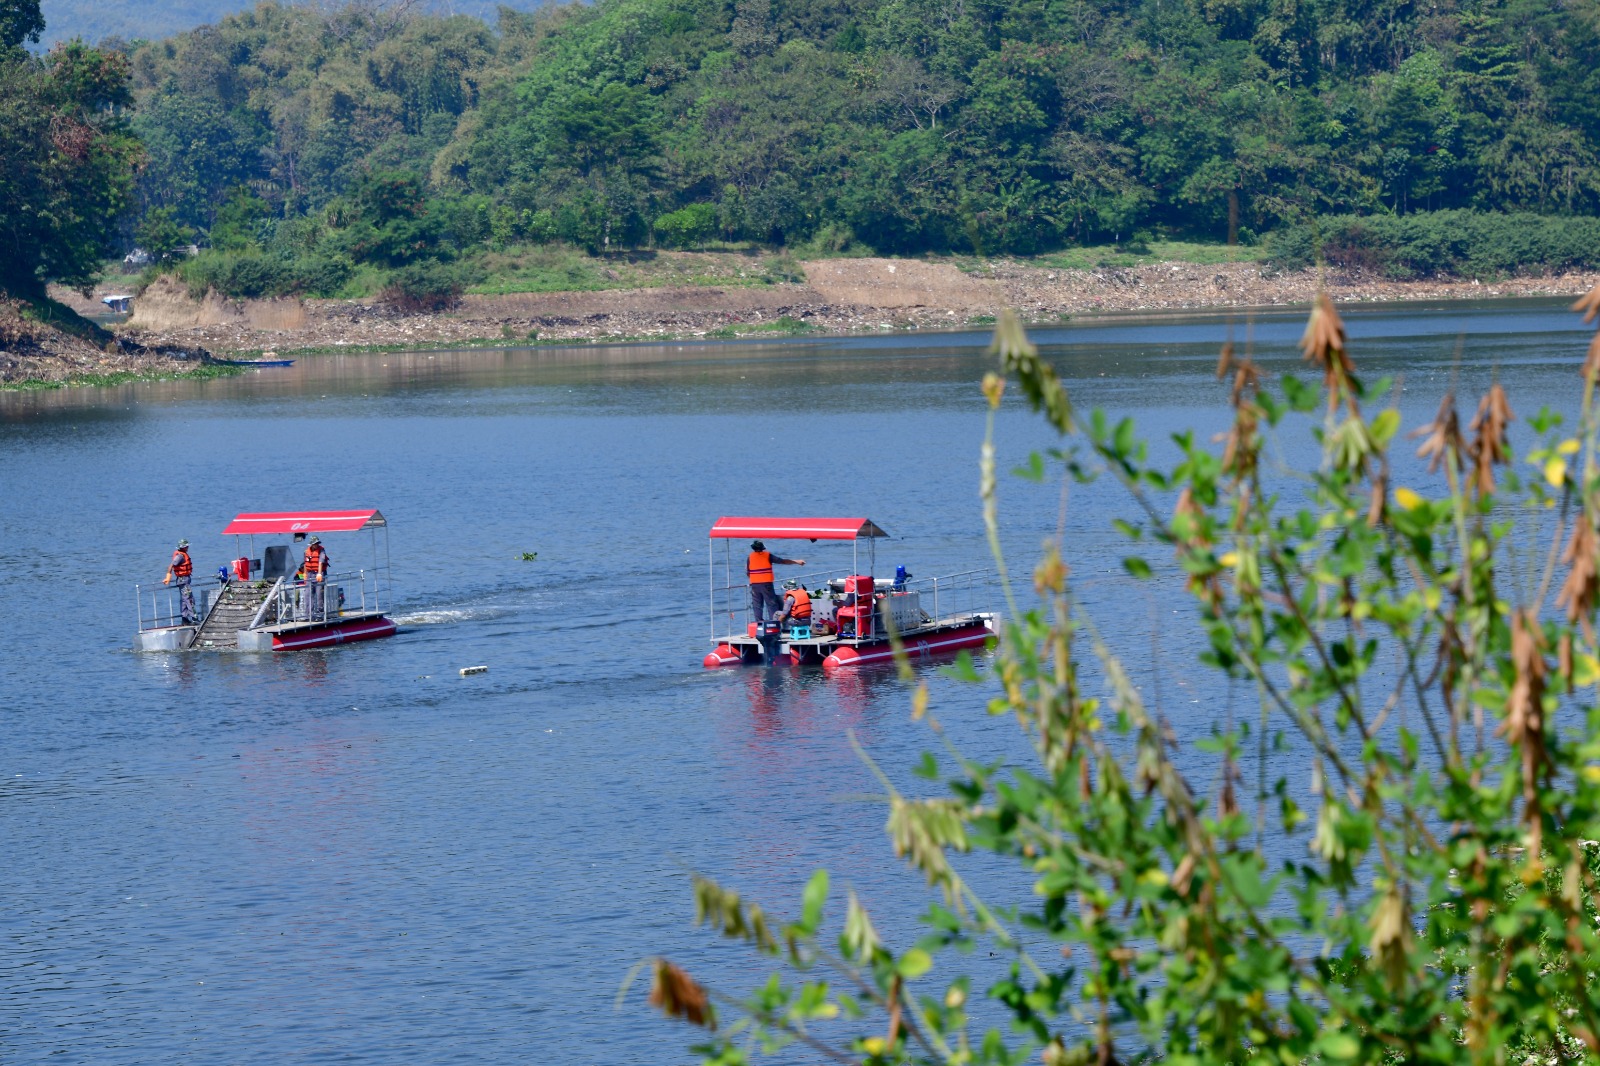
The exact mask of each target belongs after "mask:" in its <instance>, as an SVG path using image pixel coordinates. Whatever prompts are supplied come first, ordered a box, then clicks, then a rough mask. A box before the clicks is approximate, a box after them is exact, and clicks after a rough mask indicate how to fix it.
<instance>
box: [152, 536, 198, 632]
mask: <svg viewBox="0 0 1600 1066" xmlns="http://www.w3.org/2000/svg"><path fill="white" fill-rule="evenodd" d="M193 575H194V560H192V559H190V558H189V542H188V541H187V540H180V541H178V547H177V549H176V550H175V551H173V553H172V562H171V563H169V564H167V576H166V577H164V578H162V579H161V583H162V584H163V585H170V584H172V582H173V581H174V580H176V581H177V582H178V613H179V614H180V615H182V616H183V624H184V625H186V626H192V625H195V624H196V623H198V622H199V621H200V619H199V617H198V612H196V611H195V609H194V591H193V590H192V589H190V587H189V582H190V579H191V578H192V577H193Z"/></svg>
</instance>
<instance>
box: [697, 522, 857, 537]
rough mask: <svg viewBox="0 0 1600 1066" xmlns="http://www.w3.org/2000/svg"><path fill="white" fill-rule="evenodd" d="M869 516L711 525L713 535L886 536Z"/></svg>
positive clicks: (718, 523)
mask: <svg viewBox="0 0 1600 1066" xmlns="http://www.w3.org/2000/svg"><path fill="white" fill-rule="evenodd" d="M888 535H889V534H887V533H885V532H884V531H883V530H881V529H879V528H878V527H877V525H876V524H874V523H873V521H872V519H870V518H719V519H717V524H716V525H714V526H712V527H711V537H712V539H713V540H716V539H718V538H722V539H733V540H742V539H743V538H745V537H771V538H773V539H774V540H780V539H789V540H855V539H857V538H858V537H887V536H888Z"/></svg>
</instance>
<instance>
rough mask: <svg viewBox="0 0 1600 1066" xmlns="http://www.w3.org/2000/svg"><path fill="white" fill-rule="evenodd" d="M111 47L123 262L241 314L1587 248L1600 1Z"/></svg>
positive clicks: (894, 19) (258, 30)
mask: <svg viewBox="0 0 1600 1066" xmlns="http://www.w3.org/2000/svg"><path fill="white" fill-rule="evenodd" d="M107 47H109V48H110V49H111V50H112V51H114V52H115V53H116V54H118V55H120V56H123V57H125V59H126V61H127V64H128V68H129V71H130V76H131V86H132V92H133V97H134V102H135V106H134V108H133V110H132V113H131V119H130V120H129V121H130V128H131V130H132V132H133V133H135V134H136V135H137V136H138V138H139V139H140V141H141V142H142V144H143V146H144V147H143V151H144V162H143V164H142V165H141V168H140V172H139V179H138V186H137V201H138V205H137V209H136V211H135V213H134V217H133V218H132V219H131V220H130V222H129V226H130V227H131V228H130V230H129V231H128V235H129V237H130V238H134V239H137V240H138V242H139V243H140V244H141V245H142V246H144V247H146V248H147V249H148V250H150V251H152V252H154V253H157V254H160V253H163V252H166V251H168V250H170V249H173V248H177V247H180V246H182V245H186V244H187V243H189V242H190V241H191V240H193V241H196V242H198V243H199V244H200V245H202V246H203V247H208V248H209V249H211V251H208V252H207V253H205V254H204V255H202V256H201V257H200V260H197V261H195V262H193V263H191V264H189V265H188V267H187V268H186V269H187V272H188V276H189V278H190V281H191V284H192V285H200V286H204V285H207V284H210V285H216V286H217V287H219V288H222V289H225V290H228V291H235V292H249V291H255V292H269V291H306V292H334V291H338V290H339V289H340V287H341V286H342V285H345V284H346V282H347V280H348V279H349V278H350V277H351V276H352V274H353V273H355V272H358V271H361V270H363V269H369V268H370V269H378V270H385V271H394V270H405V269H409V270H413V271H423V272H424V273H425V272H426V271H427V270H429V269H435V268H440V265H441V264H449V263H451V262H457V263H461V262H466V261H469V260H471V259H472V258H473V257H474V256H477V255H481V254H482V253H483V251H484V250H485V249H489V248H501V249H503V248H507V247H518V246H527V245H532V244H538V243H542V242H552V241H564V242H569V243H571V244H573V245H577V246H581V247H583V248H586V249H588V250H590V251H591V252H595V253H604V252H609V251H615V250H618V249H627V248H637V247H642V246H653V247H694V246H705V245H707V244H712V243H715V242H756V243H760V244H765V245H771V246H785V247H791V248H797V249H802V250H806V251H810V252H828V251H838V250H843V249H847V248H861V249H870V250H875V251H879V252H884V253H901V254H916V253H926V252H961V253H976V254H985V255H988V254H999V253H1006V254H1028V253H1035V252H1040V251H1047V250H1050V249H1054V248H1060V247H1065V246H1070V245H1075V244H1093V243H1105V242H1136V241H1141V240H1146V239H1149V238H1151V237H1156V236H1160V237H1180V238H1187V239H1192V240H1203V241H1216V242H1222V241H1225V240H1235V239H1237V240H1240V241H1243V242H1245V243H1249V242H1252V241H1255V240H1258V239H1261V238H1263V237H1264V236H1266V235H1267V234H1269V233H1277V234H1278V235H1279V236H1280V237H1281V236H1282V235H1284V234H1288V233H1295V232H1298V233H1299V234H1300V238H1299V239H1298V240H1297V241H1291V242H1290V244H1291V245H1292V246H1293V247H1294V248H1297V249H1300V250H1301V252H1303V251H1304V249H1305V247H1306V246H1307V241H1308V240H1311V241H1312V242H1313V243H1314V242H1315V241H1316V240H1317V239H1320V238H1319V237H1318V234H1320V232H1321V231H1320V229H1319V228H1318V222H1317V220H1319V219H1328V218H1334V217H1338V219H1339V225H1340V226H1341V227H1342V228H1341V229H1340V232H1341V233H1342V234H1344V235H1345V237H1346V238H1347V239H1354V240H1357V241H1359V240H1360V239H1361V236H1360V235H1361V234H1363V233H1367V232H1369V230H1367V229H1363V227H1362V225H1361V222H1362V220H1367V219H1370V220H1373V221H1374V223H1375V227H1376V228H1372V229H1371V230H1370V232H1372V233H1379V232H1399V229H1396V227H1395V225H1393V224H1392V223H1393V222H1394V220H1404V219H1408V218H1409V219H1411V220H1412V222H1411V223H1410V229H1409V230H1407V231H1406V232H1408V233H1411V234H1412V238H1411V239H1413V240H1416V239H1420V240H1421V241H1422V243H1423V244H1425V245H1429V244H1430V242H1432V243H1437V242H1436V240H1435V238H1436V237H1437V236H1438V233H1437V232H1435V231H1441V230H1444V229H1451V230H1453V229H1456V228H1459V227H1458V226H1457V222H1455V221H1448V220H1452V219H1454V220H1460V219H1462V218H1466V217H1471V218H1474V219H1479V216H1484V215H1488V216H1492V217H1490V218H1489V219H1488V220H1487V221H1483V220H1482V219H1479V223H1478V224H1476V225H1475V228H1473V229H1472V232H1473V233H1481V234H1487V235H1488V237H1487V238H1486V239H1490V240H1493V239H1497V238H1496V236H1495V235H1496V234H1500V235H1504V234H1506V233H1511V232H1526V231H1527V230H1528V226H1527V224H1526V221H1525V220H1524V219H1522V218H1521V216H1518V217H1516V218H1515V219H1512V218H1508V217H1507V216H1508V215H1510V214H1511V213H1524V214H1532V215H1537V216H1543V217H1551V216H1555V217H1566V216H1593V215H1597V214H1600V156H1597V150H1596V144H1597V143H1600V139H1597V134H1600V2H1597V0H1572V2H1569V3H1549V2H1546V0H1438V2H1435V3H1429V4H1422V3H1415V2H1412V0H1102V2H1101V3H1099V4H1095V5H1089V4H1085V3H1083V2H1082V0H1015V2H1002V0H599V2H597V3H593V4H589V3H581V2H569V3H564V4H551V5H547V6H545V7H542V8H540V9H539V10H538V11H537V12H535V13H532V14H527V13H520V12H517V11H514V10H511V9H509V8H501V9H500V10H499V14H498V17H497V19H496V20H495V21H494V22H493V23H492V24H490V23H486V22H483V21H480V20H479V19H476V18H473V17H469V16H466V15H455V16H451V17H442V16H437V15H432V14H426V13H417V11H416V10H412V9H407V8H404V7H401V8H396V7H386V6H384V5H383V4H381V3H371V2H357V3H353V4H350V5H348V6H345V7H338V8H332V7H311V6H293V5H285V4H280V3H276V2H272V0H265V2H262V3H259V4H258V5H257V6H256V7H255V8H253V9H251V10H248V11H245V12H242V13H239V14H236V15H231V16H228V17H226V18H223V19H221V20H220V21H219V22H217V23H216V24H215V25H211V26H205V27H201V28H199V29H196V30H193V31H190V32H187V33H183V34H180V35H178V36H175V37H171V38H168V39H165V40H159V41H147V42H138V41H135V42H131V43H123V42H115V41H114V42H109V43H108V45H107ZM1437 212H1448V213H1447V214H1433V213H1437ZM1462 212H1469V213H1470V215H1463V214H1462ZM1429 218H1435V219H1442V220H1446V221H1445V222H1439V223H1437V224H1435V225H1434V226H1433V229H1432V230H1430V229H1429V224H1428V223H1427V222H1426V221H1425V220H1426V219H1429ZM1496 220H1498V222H1497V221H1496ZM1384 226H1388V229H1387V230H1385V229H1384V228H1383V227H1384ZM1296 227H1298V230H1296ZM1308 227H1309V228H1308ZM1418 227H1421V228H1420V229H1419V228H1418ZM1402 228H1403V227H1402ZM1549 230H1550V232H1551V233H1552V234H1558V235H1559V234H1560V233H1561V232H1562V228H1561V227H1559V226H1557V227H1553V228H1549ZM1581 231H1582V232H1589V229H1588V227H1582V230H1581ZM1575 232H1576V231H1575ZM1308 233H1309V234H1310V235H1311V236H1310V237H1309V238H1308V237H1306V234H1308ZM1352 233H1353V234H1355V237H1354V238H1351V237H1350V235H1351V234H1352ZM1418 233H1420V234H1421V235H1422V236H1421V237H1420V238H1417V237H1416V234H1418ZM1297 254H1299V253H1297ZM1529 254H1530V255H1532V256H1533V257H1534V258H1537V256H1538V255H1539V254H1540V253H1539V251H1538V249H1533V250H1532V251H1531V252H1530V253H1529ZM1589 255H1590V256H1594V255H1600V252H1590V253H1589ZM1524 258H1526V257H1524ZM1558 258H1559V257H1558ZM1580 258H1581V257H1580ZM1419 261H1420V262H1421V263H1422V269H1424V270H1426V269H1429V267H1430V264H1429V261H1428V257H1427V256H1426V255H1423V256H1422V257H1421V259H1420V260H1419ZM1441 265H1444V266H1448V265H1449V264H1448V263H1443V264H1441V263H1439V262H1435V263H1433V264H1432V266H1434V267H1438V266H1441Z"/></svg>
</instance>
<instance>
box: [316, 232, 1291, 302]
mask: <svg viewBox="0 0 1600 1066" xmlns="http://www.w3.org/2000/svg"><path fill="white" fill-rule="evenodd" d="M1264 254H1265V253H1264V252H1263V250H1262V249H1261V248H1259V247H1251V248H1245V247H1232V248H1230V247H1227V246H1226V245H1216V244H1188V243H1183V242H1178V241H1152V242H1151V243H1150V245H1149V248H1148V250H1145V251H1138V252H1135V251H1131V250H1129V249H1127V248H1119V247H1113V246H1111V245H1104V246H1101V247H1094V248H1069V249H1066V250H1064V251H1060V252H1052V253H1049V254H1047V255H1039V256H1032V257H1015V256H1012V257H1007V258H1008V260H1009V261H1012V262H1019V263H1022V264H1024V265H1027V266H1034V267H1041V268H1044V269H1049V270H1095V269H1099V268H1103V267H1132V266H1140V265H1143V264H1147V263H1200V264H1211V263H1236V262H1252V261H1256V260H1259V259H1260V258H1262V256H1263V255H1264ZM799 258H800V256H799V254H798V253H794V252H789V251H782V252H772V251H767V250H762V249H751V248H742V247H739V246H736V245H727V246H724V247H722V248H719V249H716V250H707V251H699V252H675V251H659V252H657V251H643V250H639V251H628V252H617V253H615V254H613V255H610V256H605V257H600V256H592V255H588V254H587V253H585V252H584V251H582V250H581V249H578V248H573V247H571V246H569V245H560V244H544V245H526V246H522V247H516V248H508V249H506V250H504V251H496V252H486V253H484V254H483V255H481V256H477V257H474V258H473V259H471V260H469V261H468V262H467V264H465V265H466V266H467V267H468V268H469V269H470V270H471V271H472V272H473V274H474V275H475V276H476V278H477V280H476V281H474V282H473V284H471V285H469V286H467V292H469V293H477V294H480V295H485V296H504V295H511V294H515V293H538V292H602V291H605V290H608V289H654V288H663V287H673V286H676V287H684V288H692V287H695V286H701V285H705V286H718V287H721V288H741V287H745V286H756V285H772V284H776V283H779V282H798V281H804V280H805V275H804V272H803V271H802V270H801V269H800V264H799ZM807 258H810V256H807ZM816 258H826V257H825V256H816ZM928 258H929V260H930V261H934V260H935V257H931V256H930V257H928ZM942 261H944V262H949V263H954V264H955V265H956V266H957V267H959V268H960V269H962V270H964V271H966V272H968V273H974V274H982V273H984V272H985V271H986V270H987V268H988V264H987V262H986V261H985V260H983V259H980V258H977V257H974V256H952V257H944V258H943V259H942ZM387 283H388V273H387V272H386V271H384V270H381V269H379V268H376V267H363V268H362V269H361V270H358V271H357V272H356V274H355V275H354V276H353V277H352V278H351V279H350V281H349V283H347V284H346V285H345V287H344V288H343V289H342V290H341V291H340V292H339V296H340V297H341V298H344V299H348V300H360V299H371V298H373V297H375V296H377V295H378V293H380V292H381V291H382V290H383V288H384V286H385V285H386V284H387Z"/></svg>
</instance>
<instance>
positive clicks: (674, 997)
mask: <svg viewBox="0 0 1600 1066" xmlns="http://www.w3.org/2000/svg"><path fill="white" fill-rule="evenodd" d="M650 1005H651V1006H652V1007H655V1008H657V1009H658V1010H660V1011H661V1013H662V1014H665V1015H666V1016H667V1017H669V1018H682V1019H683V1020H684V1021H686V1022H688V1023H690V1024H691V1025H698V1026H700V1027H702V1028H704V1029H715V1028H716V1027H717V1019H716V1015H715V1013H714V1012H713V1011H712V1009H711V1002H710V1000H709V999H707V997H706V990H705V989H704V988H701V987H700V985H699V983H698V982H696V981H695V979H694V978H692V977H690V976H689V975H688V974H687V973H684V972H683V970H681V969H679V968H678V967H677V966H675V965H673V964H672V963H670V962H668V961H667V960H666V959H657V960H656V966H655V981H654V983H653V984H652V985H651V987H650Z"/></svg>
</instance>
